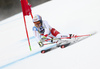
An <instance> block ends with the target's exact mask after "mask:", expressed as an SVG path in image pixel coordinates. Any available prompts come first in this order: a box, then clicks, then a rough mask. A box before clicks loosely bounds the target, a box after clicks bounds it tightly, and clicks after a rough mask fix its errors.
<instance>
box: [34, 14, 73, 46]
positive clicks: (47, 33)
mask: <svg viewBox="0 0 100 69" xmlns="http://www.w3.org/2000/svg"><path fill="white" fill-rule="evenodd" d="M33 23H34V25H35V26H34V27H33V33H34V36H35V37H36V40H37V42H38V44H39V46H40V47H42V46H44V44H43V42H42V40H43V39H46V38H61V37H69V36H70V37H71V36H73V35H72V34H68V35H62V34H60V32H59V31H57V30H56V29H55V28H52V27H51V26H50V25H49V24H48V23H47V21H45V20H42V17H41V16H40V15H35V16H34V17H33Z"/></svg>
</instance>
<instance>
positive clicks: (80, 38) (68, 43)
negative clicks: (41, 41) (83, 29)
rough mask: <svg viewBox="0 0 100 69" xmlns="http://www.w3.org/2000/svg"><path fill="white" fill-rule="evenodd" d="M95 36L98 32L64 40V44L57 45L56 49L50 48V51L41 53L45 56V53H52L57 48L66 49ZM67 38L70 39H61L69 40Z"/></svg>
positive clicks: (46, 50)
mask: <svg viewBox="0 0 100 69" xmlns="http://www.w3.org/2000/svg"><path fill="white" fill-rule="evenodd" d="M94 34H96V32H93V33H91V34H88V35H80V36H77V37H73V38H74V39H69V40H64V41H62V44H57V45H55V46H54V47H51V48H48V49H44V50H42V51H41V53H42V54H44V53H47V52H49V51H52V50H54V49H56V48H59V47H60V48H66V47H68V46H70V45H72V44H75V43H77V42H79V41H82V40H84V39H86V38H88V37H90V36H92V35H94ZM67 38H68V37H66V38H61V39H67ZM64 42H65V43H64Z"/></svg>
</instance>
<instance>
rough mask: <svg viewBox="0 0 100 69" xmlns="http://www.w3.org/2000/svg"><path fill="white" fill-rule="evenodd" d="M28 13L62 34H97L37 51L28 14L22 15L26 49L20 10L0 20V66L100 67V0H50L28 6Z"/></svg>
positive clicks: (14, 68) (12, 68) (39, 68)
mask: <svg viewBox="0 0 100 69" xmlns="http://www.w3.org/2000/svg"><path fill="white" fill-rule="evenodd" d="M32 13H33V16H34V14H39V15H41V16H42V18H43V20H47V21H48V23H49V24H50V25H51V26H52V27H54V28H56V29H57V30H58V31H60V32H61V33H64V34H68V33H73V34H88V33H89V32H92V31H97V34H95V35H93V36H91V37H90V38H87V39H85V40H83V41H81V42H78V43H76V44H73V45H71V46H69V47H67V48H65V49H60V48H58V49H56V50H53V51H51V52H48V53H46V54H41V53H40V50H41V48H40V47H39V46H38V44H37V43H36V42H35V39H34V36H33V32H32V27H33V26H34V24H33V22H32V19H31V16H26V22H27V28H28V33H29V37H30V42H31V47H32V51H30V50H29V46H28V42H27V37H26V32H25V27H24V21H23V15H22V12H21V13H19V14H16V15H15V16H12V17H10V18H7V19H5V20H3V21H0V69H100V0H52V1H49V2H47V3H44V4H41V5H38V6H36V7H34V8H32ZM45 48H46V47H45Z"/></svg>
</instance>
